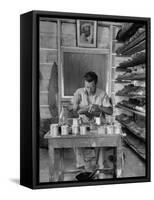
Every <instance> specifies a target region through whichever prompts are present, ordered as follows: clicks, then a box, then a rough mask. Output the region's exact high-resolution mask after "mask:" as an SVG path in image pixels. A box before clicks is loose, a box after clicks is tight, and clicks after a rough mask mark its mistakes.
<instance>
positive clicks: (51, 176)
mask: <svg viewBox="0 0 154 200" xmlns="http://www.w3.org/2000/svg"><path fill="white" fill-rule="evenodd" d="M48 152H49V182H55V181H56V174H55V173H56V172H55V154H54V153H55V151H54V148H53V147H52V146H51V145H49V150H48Z"/></svg>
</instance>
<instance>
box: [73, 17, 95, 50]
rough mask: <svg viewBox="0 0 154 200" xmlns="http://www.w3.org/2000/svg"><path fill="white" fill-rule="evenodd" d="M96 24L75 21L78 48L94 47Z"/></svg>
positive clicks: (88, 21)
mask: <svg viewBox="0 0 154 200" xmlns="http://www.w3.org/2000/svg"><path fill="white" fill-rule="evenodd" d="M96 24H97V22H96V21H90V20H77V44H78V46H79V47H96V35H97V32H96V30H97V28H96V27H97V25H96Z"/></svg>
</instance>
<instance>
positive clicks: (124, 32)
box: [116, 23, 143, 42]
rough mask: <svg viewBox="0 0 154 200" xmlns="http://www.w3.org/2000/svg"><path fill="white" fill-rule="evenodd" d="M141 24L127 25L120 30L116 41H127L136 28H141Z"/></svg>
mask: <svg viewBox="0 0 154 200" xmlns="http://www.w3.org/2000/svg"><path fill="white" fill-rule="evenodd" d="M142 26H143V24H137V23H128V25H127V26H126V27H125V28H123V29H121V30H120V31H119V32H118V34H117V37H116V39H117V40H118V41H122V42H124V41H126V40H127V39H129V38H130V37H131V36H132V35H133V34H134V33H135V32H136V31H137V29H138V28H140V27H142Z"/></svg>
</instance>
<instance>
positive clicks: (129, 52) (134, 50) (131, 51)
mask: <svg viewBox="0 0 154 200" xmlns="http://www.w3.org/2000/svg"><path fill="white" fill-rule="evenodd" d="M145 45H146V42H145V40H143V41H142V42H140V43H139V44H137V45H136V46H133V47H132V48H131V49H128V50H127V51H125V52H123V53H121V54H122V55H127V56H131V55H132V54H134V53H137V52H139V51H142V50H144V49H145Z"/></svg>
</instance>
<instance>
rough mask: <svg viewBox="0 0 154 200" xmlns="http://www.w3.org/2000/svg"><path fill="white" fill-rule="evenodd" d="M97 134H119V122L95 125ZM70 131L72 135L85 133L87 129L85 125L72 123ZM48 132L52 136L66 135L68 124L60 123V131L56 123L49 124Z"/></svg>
mask: <svg viewBox="0 0 154 200" xmlns="http://www.w3.org/2000/svg"><path fill="white" fill-rule="evenodd" d="M96 130H97V133H98V135H103V134H121V126H120V125H119V124H110V125H105V124H104V125H99V126H97V127H96ZM71 132H72V134H73V135H86V134H88V132H89V131H87V126H86V125H80V126H78V125H72V127H71ZM50 134H51V135H52V136H58V135H68V134H69V126H68V125H62V126H61V131H59V125H58V124H51V125H50Z"/></svg>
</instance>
